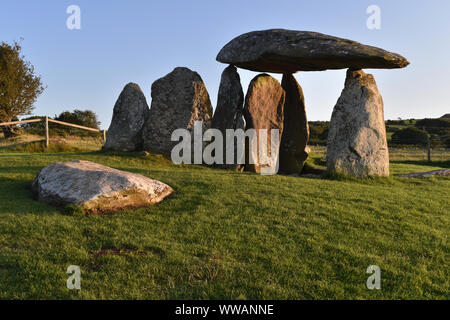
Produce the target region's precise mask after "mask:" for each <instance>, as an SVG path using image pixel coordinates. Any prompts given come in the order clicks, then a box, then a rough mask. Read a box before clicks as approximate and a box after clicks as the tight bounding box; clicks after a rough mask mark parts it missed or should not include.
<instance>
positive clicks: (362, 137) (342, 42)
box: [216, 29, 409, 177]
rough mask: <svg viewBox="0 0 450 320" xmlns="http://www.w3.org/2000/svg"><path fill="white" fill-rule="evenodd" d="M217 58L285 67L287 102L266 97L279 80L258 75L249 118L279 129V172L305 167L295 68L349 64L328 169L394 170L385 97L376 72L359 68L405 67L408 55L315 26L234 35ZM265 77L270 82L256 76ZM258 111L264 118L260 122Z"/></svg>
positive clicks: (305, 134)
mask: <svg viewBox="0 0 450 320" xmlns="http://www.w3.org/2000/svg"><path fill="white" fill-rule="evenodd" d="M216 60H217V61H219V62H222V63H226V64H230V65H233V66H236V67H240V68H243V69H247V70H251V71H257V72H270V73H281V74H283V78H282V83H281V85H279V87H280V88H281V89H282V91H284V93H285V94H284V104H283V106H282V107H281V108H280V106H279V105H278V104H279V100H277V99H273V100H272V101H268V100H267V99H266V96H272V94H271V93H270V92H274V89H273V88H274V86H275V85H274V82H278V81H277V80H275V79H273V78H272V79H273V80H271V81H269V80H268V79H269V78H271V77H270V76H269V75H266V74H264V75H258V76H256V77H255V79H253V81H252V82H251V83H250V86H249V89H248V91H247V97H246V99H245V105H244V118H245V121H246V123H248V122H250V123H251V124H252V125H253V127H255V128H256V127H258V128H257V129H269V130H270V129H272V128H277V129H279V130H280V132H281V143H280V146H279V148H280V150H279V171H280V172H283V173H289V174H290V173H301V171H302V169H303V166H304V163H305V161H306V158H307V156H308V154H307V152H306V146H307V143H308V138H309V128H308V122H307V116H306V109H305V100H304V96H303V92H302V88H301V86H300V85H299V84H298V83H297V81H296V79H295V78H294V77H293V74H294V73H295V72H297V71H324V70H328V69H348V72H347V79H346V81H345V87H344V89H343V91H342V94H341V97H340V98H339V99H338V102H337V104H336V106H335V107H334V110H333V114H332V117H331V122H330V127H329V137H328V146H327V168H328V170H329V171H330V172H335V173H341V174H345V175H351V176H357V177H366V176H388V175H389V155H388V149H387V141H386V129H385V125H384V111H383V100H382V97H381V95H380V94H379V92H378V89H377V86H376V82H375V79H374V77H373V76H372V75H369V74H366V73H364V71H362V70H361V69H364V68H375V69H395V68H404V67H406V66H407V65H408V64H409V62H408V60H406V59H405V58H404V57H402V56H401V55H399V54H396V53H392V52H388V51H385V50H383V49H380V48H376V47H372V46H368V45H364V44H361V43H358V42H356V41H352V40H347V39H341V38H337V37H333V36H329V35H325V34H321V33H317V32H309V31H294V30H284V29H270V30H264V31H254V32H249V33H245V34H243V35H240V36H238V37H236V38H235V39H233V40H231V41H230V42H229V43H227V44H226V45H225V46H224V47H223V48H222V50H220V52H219V54H218V55H217V58H216ZM260 77H264V78H265V79H266V81H263V82H261V81H258V78H260ZM256 83H259V87H258V90H259V91H260V92H264V91H265V92H267V94H266V95H265V94H263V93H258V97H259V98H260V100H259V101H256V98H255V97H251V96H249V95H251V94H252V93H253V92H254V89H255V88H254V87H255V84H256ZM274 114H277V117H275V118H274V117H273V115H274ZM255 118H256V119H259V118H263V119H265V121H264V120H258V121H257V122H255V121H254V119H255Z"/></svg>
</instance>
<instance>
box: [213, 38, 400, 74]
mask: <svg viewBox="0 0 450 320" xmlns="http://www.w3.org/2000/svg"><path fill="white" fill-rule="evenodd" d="M216 59H217V61H219V62H222V63H227V64H232V65H235V66H237V67H240V68H244V69H248V70H252V71H258V72H275V73H294V72H297V71H323V70H327V69H347V68H352V69H364V68H375V69H393V68H403V67H406V66H407V65H408V64H409V62H408V60H406V59H405V58H404V57H402V56H401V55H399V54H397V53H392V52H389V51H386V50H383V49H380V48H377V47H372V46H368V45H364V44H361V43H358V42H356V41H352V40H347V39H342V38H337V37H333V36H329V35H326V34H322V33H318V32H310V31H294V30H285V29H270V30H263V31H253V32H249V33H245V34H242V35H240V36H238V37H236V38H234V39H233V40H231V41H230V42H228V43H227V44H226V45H225V46H224V47H223V48H222V50H220V52H219V54H218V55H217V58H216Z"/></svg>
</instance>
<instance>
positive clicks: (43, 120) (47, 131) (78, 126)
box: [0, 116, 106, 148]
mask: <svg viewBox="0 0 450 320" xmlns="http://www.w3.org/2000/svg"><path fill="white" fill-rule="evenodd" d="M32 122H44V123H45V147H46V148H48V145H49V143H50V133H49V129H48V123H49V122H53V123H57V124H61V125H63V126H68V127H73V128H77V129H82V130H87V131H92V132H100V133H103V143H105V141H106V130H99V129H95V128H89V127H85V126H80V125H78V124H73V123H68V122H63V121H58V120H53V119H50V118H49V117H48V116H45V117H44V118H42V119H31V120H22V121H11V122H3V123H0V127H1V126H11V125H16V124H22V123H32Z"/></svg>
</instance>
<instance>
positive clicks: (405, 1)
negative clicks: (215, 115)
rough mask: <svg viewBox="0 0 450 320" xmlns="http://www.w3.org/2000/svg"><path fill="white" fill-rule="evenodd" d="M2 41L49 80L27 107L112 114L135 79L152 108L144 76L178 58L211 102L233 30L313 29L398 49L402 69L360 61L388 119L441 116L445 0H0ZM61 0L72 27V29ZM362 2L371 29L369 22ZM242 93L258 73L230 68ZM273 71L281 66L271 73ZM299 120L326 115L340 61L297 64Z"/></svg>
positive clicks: (448, 42) (447, 64) (157, 73)
mask: <svg viewBox="0 0 450 320" xmlns="http://www.w3.org/2000/svg"><path fill="white" fill-rule="evenodd" d="M0 2H1V5H0V41H6V42H10V43H11V42H12V41H14V40H19V39H20V38H23V40H22V42H21V44H22V46H23V54H24V55H25V57H26V60H28V61H30V62H31V63H32V64H33V65H34V67H35V70H36V72H37V73H38V74H40V75H41V76H42V80H43V83H44V84H45V85H46V86H47V88H46V90H45V92H44V93H43V94H42V95H41V96H40V97H39V98H38V100H37V102H36V104H35V106H36V108H35V110H34V115H49V116H54V115H55V114H59V113H61V112H62V111H65V110H74V109H82V110H85V109H90V110H93V111H94V112H96V113H97V115H98V117H99V120H100V121H101V128H102V129H107V128H108V127H109V124H110V122H111V117H112V111H113V107H114V103H115V101H116V100H117V98H118V96H119V94H120V92H121V91H122V89H123V87H124V86H125V85H126V84H127V83H129V82H135V83H137V84H139V86H140V87H141V88H142V90H143V92H144V94H145V96H146V99H147V103H148V104H149V106H150V105H151V93H150V88H151V84H152V83H153V82H154V81H155V80H157V79H159V78H161V77H163V76H165V75H166V74H167V73H169V72H171V71H172V70H173V69H174V68H175V67H178V66H183V67H188V68H190V69H191V70H194V71H197V72H198V73H199V74H200V76H201V77H202V79H203V80H204V82H205V85H206V88H207V89H208V92H209V94H210V97H211V102H212V105H213V107H215V105H216V103H217V101H216V100H217V92H218V87H219V83H220V76H221V73H222V71H223V69H224V68H225V67H226V65H224V64H221V63H219V62H217V61H216V60H215V58H216V56H217V53H218V52H219V51H220V49H221V48H222V47H223V46H224V45H225V44H226V43H227V42H229V41H230V40H232V39H233V38H234V37H236V36H238V35H240V34H242V33H246V32H250V31H255V30H264V29H271V28H284V29H292V30H305V31H316V32H321V33H326V34H330V35H333V36H337V37H341V38H346V39H351V40H356V41H358V42H361V43H364V44H368V45H373V46H377V47H381V48H383V49H385V50H389V51H393V52H396V53H399V54H401V55H403V56H404V57H406V58H407V59H408V60H409V61H410V63H411V64H410V65H409V66H408V67H407V68H404V69H394V70H375V69H367V70H365V71H366V72H368V73H371V74H373V75H374V76H375V79H376V81H377V84H378V88H379V91H380V93H381V94H382V96H383V100H384V111H385V118H386V119H397V118H402V119H409V118H425V117H428V118H436V117H440V116H442V115H443V114H445V113H450V76H449V75H450V59H449V53H450V19H449V18H448V16H449V14H450V1H448V0H430V1H418V0H370V1H365V0H346V1H331V0H330V1H325V0H322V1H321V0H317V1H310V0H308V1H303V0H293V1H290V0H289V1H288V0H286V1H285V0H278V1H273V0H271V1H266V0H227V1H218V0H179V1H178V0H164V1H163V0H159V1H153V0H147V1H145V0H127V1H113V0H108V1H106V0H70V1H66V0H53V1H50V0H40V1H32V0H28V1H24V0H14V1H11V0H0ZM70 5H77V6H79V8H80V10H81V29H79V30H77V29H74V30H70V29H68V28H67V26H66V20H67V19H68V18H69V16H70V14H68V13H66V11H67V8H68V7H69V6H70ZM370 5H377V6H378V7H379V8H380V10H381V11H380V13H381V15H380V17H381V28H380V29H372V30H371V29H369V28H368V27H367V25H366V21H367V19H368V18H369V16H370V14H367V12H366V10H367V8H368V6H370ZM239 74H240V76H241V82H242V86H243V89H244V92H246V91H247V87H248V84H249V82H250V81H251V79H252V78H253V77H255V76H256V75H257V74H258V73H256V72H251V71H246V70H243V69H239ZM273 76H274V77H275V78H277V79H278V80H281V77H280V75H276V74H273ZM295 77H296V79H297V80H298V82H299V83H300V85H301V86H302V88H303V92H304V95H305V101H306V111H307V115H308V120H310V121H311V120H330V117H331V113H332V110H333V107H334V105H335V104H336V101H337V99H338V97H339V95H340V93H341V91H342V89H343V86H344V80H345V70H337V71H322V72H298V73H296V74H295Z"/></svg>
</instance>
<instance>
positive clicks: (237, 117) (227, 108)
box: [211, 65, 245, 169]
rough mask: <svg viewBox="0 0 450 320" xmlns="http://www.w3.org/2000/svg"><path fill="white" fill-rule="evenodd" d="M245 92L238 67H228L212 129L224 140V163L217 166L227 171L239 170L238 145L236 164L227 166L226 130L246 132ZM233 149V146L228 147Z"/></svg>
mask: <svg viewBox="0 0 450 320" xmlns="http://www.w3.org/2000/svg"><path fill="white" fill-rule="evenodd" d="M243 108H244V92H243V90H242V86H241V79H240V77H239V74H238V73H237V70H236V67H234V66H231V65H230V66H228V67H227V68H225V70H224V71H223V73H222V77H221V80H220V86H219V93H218V96H217V106H216V110H215V111H214V116H213V118H212V126H211V127H212V128H214V129H218V130H220V132H221V133H222V136H223V138H224V149H223V155H224V159H223V160H224V161H223V162H224V163H223V164H221V165H216V166H217V167H220V168H225V169H237V168H239V160H238V159H237V157H236V155H237V143H238V142H235V143H234V144H233V154H234V163H233V164H226V158H225V157H226V154H227V145H226V143H225V141H226V130H227V129H233V130H237V129H243V130H244V126H245V124H244V118H243ZM228 147H230V148H231V146H228Z"/></svg>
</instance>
